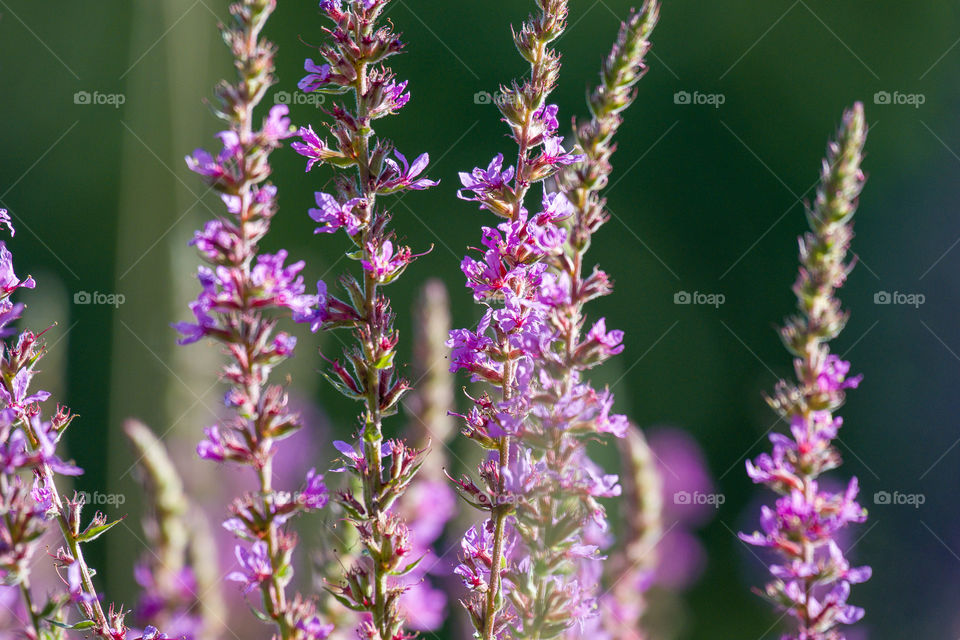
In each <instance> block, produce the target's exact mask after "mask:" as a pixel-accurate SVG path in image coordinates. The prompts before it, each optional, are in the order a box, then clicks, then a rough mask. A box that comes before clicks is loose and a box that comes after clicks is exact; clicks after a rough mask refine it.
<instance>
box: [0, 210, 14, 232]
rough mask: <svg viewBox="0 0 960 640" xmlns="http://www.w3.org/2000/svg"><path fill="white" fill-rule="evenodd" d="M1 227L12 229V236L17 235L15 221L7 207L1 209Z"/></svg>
mask: <svg viewBox="0 0 960 640" xmlns="http://www.w3.org/2000/svg"><path fill="white" fill-rule="evenodd" d="M0 227H6V228H7V230H8V231H10V237H13V236H15V235H17V232H16V231H14V229H13V221H12V220H11V219H10V212H8V211H7V210H6V209H0Z"/></svg>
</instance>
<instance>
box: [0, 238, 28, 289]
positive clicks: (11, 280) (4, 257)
mask: <svg viewBox="0 0 960 640" xmlns="http://www.w3.org/2000/svg"><path fill="white" fill-rule="evenodd" d="M0 222H2V221H0ZM36 286H37V283H36V282H34V280H33V278H31V277H30V276H27V278H26V279H25V280H21V279H20V278H18V277H17V275H16V274H15V273H14V272H13V256H12V255H11V254H10V251H9V249H7V244H6V243H5V242H3V241H2V240H0V295H3V296H4V297H6V296H9V295H10V294H11V293H13V292H14V291H16V290H17V289H19V288H21V287H23V288H24V289H33V288H34V287H36Z"/></svg>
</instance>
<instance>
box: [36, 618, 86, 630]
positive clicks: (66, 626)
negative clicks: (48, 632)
mask: <svg viewBox="0 0 960 640" xmlns="http://www.w3.org/2000/svg"><path fill="white" fill-rule="evenodd" d="M47 622H49V623H50V624H52V625H54V626H55V627H60V628H61V629H73V630H75V631H82V630H83V629H92V628H93V627H95V626H97V623H96V622H94V621H93V620H81V621H80V622H78V623H77V624H72V625H71V624H64V623H62V622H60V621H58V620H54V619H53V618H47Z"/></svg>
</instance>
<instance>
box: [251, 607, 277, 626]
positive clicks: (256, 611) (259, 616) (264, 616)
mask: <svg viewBox="0 0 960 640" xmlns="http://www.w3.org/2000/svg"><path fill="white" fill-rule="evenodd" d="M250 611H251V612H252V613H253V615H255V616H257V619H259V620H262V621H263V622H266V623H267V624H273V620H271V619H270V616H268V615H267V614H265V613H264V612H263V611H260V609H257V608H255V607H250Z"/></svg>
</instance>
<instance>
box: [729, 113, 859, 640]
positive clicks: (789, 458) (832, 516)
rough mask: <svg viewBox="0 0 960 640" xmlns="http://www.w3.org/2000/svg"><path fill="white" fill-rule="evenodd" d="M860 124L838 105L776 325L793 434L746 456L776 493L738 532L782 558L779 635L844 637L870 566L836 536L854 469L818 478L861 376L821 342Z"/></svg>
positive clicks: (830, 319) (855, 191)
mask: <svg viewBox="0 0 960 640" xmlns="http://www.w3.org/2000/svg"><path fill="white" fill-rule="evenodd" d="M866 129H867V128H866V123H865V121H864V115H863V105H861V104H859V103H858V104H856V105H854V107H853V108H852V109H850V110H849V111H847V112H846V113H845V114H844V117H843V124H842V125H841V127H840V131H839V133H838V136H837V140H836V141H835V142H831V143H830V145H829V146H828V148H827V158H826V160H824V163H823V171H822V174H821V183H820V187H819V188H818V189H817V197H816V200H815V202H814V204H813V206H812V207H810V208H808V210H807V220H808V222H809V224H810V231H809V232H807V233H806V234H804V236H803V237H802V238H801V239H800V263H801V267H800V275H799V277H798V278H797V282H796V284H794V287H793V290H794V293H796V295H797V302H798V308H799V310H800V314H799V315H796V316H794V317H791V318H789V319H788V320H787V321H786V324H785V326H784V327H783V329H782V330H781V332H780V334H781V337H782V338H783V342H784V344H785V345H786V347H787V349H788V350H789V351H790V353H791V354H793V356H794V357H795V360H794V368H795V370H796V374H797V382H796V383H791V382H787V381H783V380H782V381H780V382H779V383H778V384H777V387H776V391H775V393H774V395H773V397H771V398H769V399H768V402H769V403H770V405H771V406H772V407H773V408H774V410H776V411H777V413H779V414H780V415H781V416H782V417H783V419H784V420H785V421H786V422H787V424H789V425H790V434H791V437H788V436H785V435H783V434H779V433H776V434H773V435H771V436H770V441H771V442H772V443H773V452H772V454H762V455H760V456H759V457H757V459H756V460H754V461H747V474H748V475H749V476H750V478H751V479H752V480H753V481H754V482H757V483H763V484H766V485H767V486H768V487H770V488H771V489H773V490H774V491H776V492H777V493H779V494H780V496H781V497H780V498H779V499H777V501H776V503H775V504H774V507H773V508H770V507H766V506H765V507H763V513H762V515H761V523H760V524H761V528H762V531H757V532H755V533H753V534H750V535H746V534H740V535H741V538H742V539H743V540H745V541H746V542H749V543H750V544H754V545H757V546H761V547H767V548H770V549H773V550H775V551H776V552H777V553H778V554H779V556H780V558H781V560H780V561H779V562H778V563H776V564H772V565H771V566H770V573H771V574H772V576H773V579H772V580H771V581H770V582H769V583H768V584H767V586H766V591H765V593H766V596H767V597H768V598H769V599H770V600H771V601H772V602H773V603H774V604H775V605H777V606H778V607H780V608H782V609H784V610H785V611H786V612H787V613H788V614H789V615H790V616H791V617H793V618H794V620H795V625H796V626H795V629H794V630H793V631H792V632H791V634H790V635H788V636H785V638H789V639H790V640H842V638H844V634H843V632H842V630H841V628H839V627H838V625H841V624H843V625H847V624H853V623H855V622H857V621H858V620H859V619H860V618H861V617H863V613H864V612H863V609H860V608H858V607H854V606H852V605H850V604H848V603H847V597H848V596H849V593H850V585H851V584H854V583H858V582H863V581H865V580H867V579H869V578H870V568H869V567H859V568H852V567H850V564H849V562H848V561H847V559H846V558H845V557H844V555H843V552H842V551H841V549H840V547H839V546H838V543H837V536H838V534H839V533H840V532H841V530H842V529H843V528H844V527H846V526H847V525H849V524H850V523H859V522H863V521H864V520H865V519H866V515H867V513H866V510H865V509H864V508H863V507H861V506H860V505H859V504H858V503H857V502H856V497H857V490H858V485H857V479H856V478H852V479H851V480H850V483H849V484H848V486H847V488H846V489H845V490H844V491H842V492H839V493H837V492H833V491H830V490H828V489H826V488H824V487H823V486H822V484H821V483H820V481H819V477H820V475H821V474H823V473H824V472H826V471H829V470H830V469H834V468H836V467H837V466H838V465H839V464H840V453H839V452H838V451H837V450H836V448H835V447H834V446H833V440H834V439H835V438H836V436H837V431H838V429H839V428H840V426H841V424H842V420H841V418H839V417H836V416H835V415H834V412H835V411H836V410H837V409H838V408H839V407H840V406H841V405H842V404H843V402H844V394H845V391H846V389H853V388H856V387H857V385H858V384H859V383H860V379H861V376H855V377H848V373H849V371H850V364H849V363H848V362H845V361H843V360H841V359H840V358H838V357H837V356H835V355H833V354H831V353H830V349H829V346H828V343H829V341H830V340H832V339H833V338H835V337H837V335H838V334H839V333H840V331H841V330H842V329H843V326H844V324H845V323H846V320H847V314H846V312H844V311H841V307H840V300H839V299H838V298H837V297H836V290H837V289H838V288H839V287H841V286H842V285H843V283H844V281H845V280H846V278H847V274H848V273H849V272H850V269H851V268H852V266H853V265H852V262H847V253H848V250H849V248H850V241H851V239H852V238H853V224H852V221H851V219H852V217H853V214H854V213H855V212H856V209H857V200H858V197H859V195H860V191H861V189H862V188H863V182H864V176H863V173H862V171H861V169H860V164H861V161H862V158H863V145H864V142H865V140H866V135H867V131H866Z"/></svg>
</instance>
